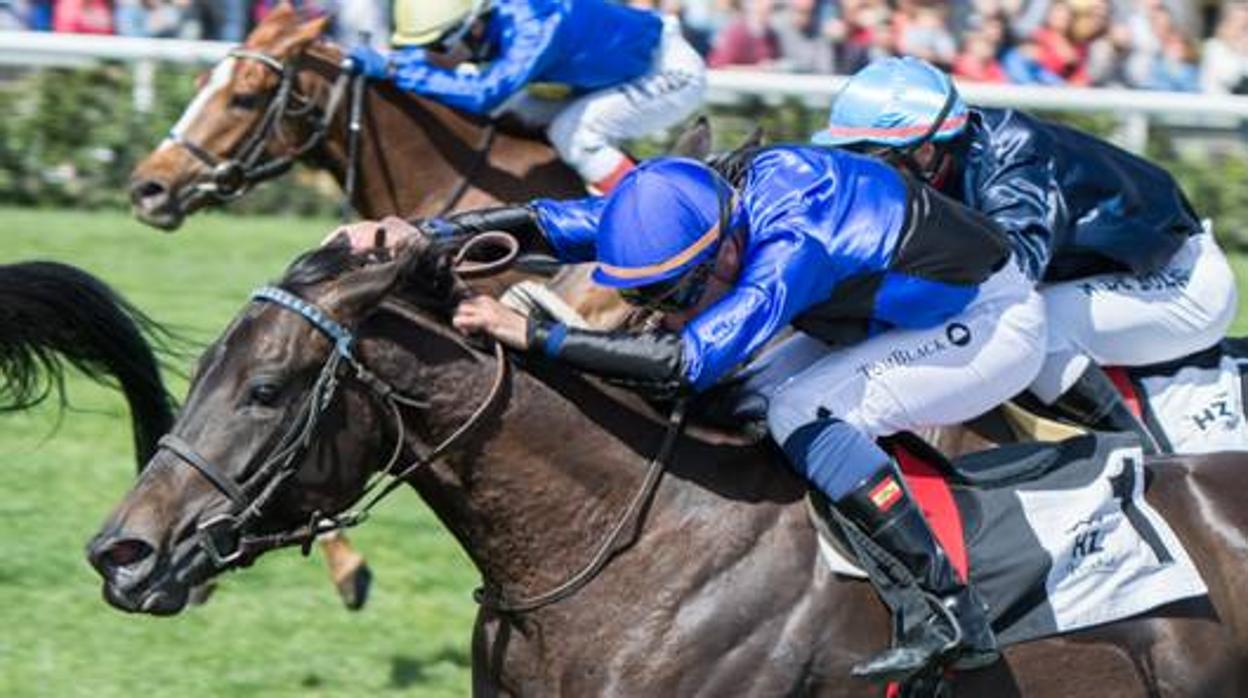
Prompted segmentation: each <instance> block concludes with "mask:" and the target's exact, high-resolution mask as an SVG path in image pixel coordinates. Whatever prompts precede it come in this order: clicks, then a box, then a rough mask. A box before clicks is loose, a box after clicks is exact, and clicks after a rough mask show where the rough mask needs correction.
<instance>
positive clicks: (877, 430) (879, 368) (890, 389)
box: [759, 260, 1045, 443]
mask: <svg viewBox="0 0 1248 698" xmlns="http://www.w3.org/2000/svg"><path fill="white" fill-rule="evenodd" d="M1044 338H1045V330H1044V304H1043V301H1042V299H1041V298H1040V295H1039V294H1038V293H1037V292H1036V291H1035V290H1034V289H1032V287H1031V283H1030V282H1029V281H1028V280H1027V278H1026V276H1025V275H1024V274H1023V273H1022V271H1021V270H1020V269H1019V268H1018V267H1017V266H1016V265H1015V264H1014V263H1013V261H1012V260H1011V262H1010V263H1007V264H1006V265H1005V267H1004V268H1003V269H1002V270H1001V271H998V272H997V273H996V274H994V275H993V276H992V277H991V278H989V279H988V280H987V281H986V282H984V284H983V285H982V286H981V287H980V290H979V295H978V296H977V297H976V298H975V300H974V301H973V302H972V303H971V304H970V305H969V306H967V307H966V309H965V310H963V311H962V312H961V313H959V314H958V315H956V316H955V317H953V318H951V319H950V320H949V321H948V322H945V323H943V324H941V325H939V326H937V327H932V328H928V329H922V330H890V331H888V332H885V333H884V334H881V335H878V336H876V337H873V338H871V339H868V340H866V341H864V342H862V343H860V344H857V345H854V346H851V347H848V348H845V349H839V350H829V349H828V347H827V346H826V345H824V344H823V343H822V342H819V341H818V340H816V339H814V338H812V337H810V336H808V335H805V334H801V333H799V334H797V335H794V336H793V337H792V338H790V339H789V340H787V341H785V342H784V343H782V344H781V345H779V346H777V347H776V348H775V349H774V350H772V351H771V352H768V354H775V356H774V357H769V356H767V355H766V354H765V355H764V356H761V357H759V361H760V362H768V361H776V360H778V361H781V362H783V363H785V364H787V367H786V370H785V371H781V372H772V373H780V374H787V376H788V377H787V380H785V381H784V382H783V383H781V384H780V385H779V387H778V388H776V389H775V390H774V392H773V393H771V395H770V399H769V409H768V415H767V422H768V427H769V429H770V431H771V433H772V436H773V437H775V439H776V441H777V442H778V443H784V442H785V440H786V439H787V438H788V437H789V435H790V434H792V433H793V431H795V430H796V429H798V428H799V427H801V426H802V425H804V424H807V423H809V422H811V421H814V420H815V419H818V418H821V417H835V418H838V419H841V420H844V421H845V422H848V423H850V424H852V425H854V426H856V427H858V428H859V429H861V430H862V431H863V432H865V433H866V434H867V435H868V436H871V437H879V436H887V435H889V434H893V433H896V432H898V431H903V430H914V429H918V428H922V427H929V426H940V425H946V424H955V423H958V422H962V421H966V420H968V419H972V418H974V417H976V416H978V415H980V414H983V413H984V412H987V411H988V410H990V409H992V408H993V407H995V406H997V405H998V404H1000V403H1002V402H1004V401H1006V400H1008V399H1010V398H1011V397H1013V396H1014V395H1016V394H1018V393H1019V392H1022V391H1023V390H1024V389H1025V388H1026V387H1027V386H1028V384H1030V383H1031V381H1032V379H1033V378H1035V376H1036V373H1037V371H1039V370H1040V364H1041V362H1042V360H1043V358H1044V354H1043V349H1044V341H1045V339H1044ZM793 369H796V370H793Z"/></svg>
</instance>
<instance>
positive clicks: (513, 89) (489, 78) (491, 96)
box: [391, 3, 563, 114]
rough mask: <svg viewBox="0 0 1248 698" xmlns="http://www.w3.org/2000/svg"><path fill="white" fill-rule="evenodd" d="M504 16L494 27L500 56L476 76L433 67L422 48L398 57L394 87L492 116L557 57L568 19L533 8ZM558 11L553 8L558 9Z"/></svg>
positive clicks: (522, 6) (521, 8) (521, 6)
mask: <svg viewBox="0 0 1248 698" xmlns="http://www.w3.org/2000/svg"><path fill="white" fill-rule="evenodd" d="M516 5H517V7H516V10H515V11H514V12H507V13H499V14H498V16H497V17H496V18H495V19H494V21H495V22H498V23H500V26H498V27H496V28H494V29H495V30H496V32H497V35H498V36H499V37H500V38H499V42H500V44H499V47H498V55H497V56H496V57H495V59H494V60H493V61H491V62H489V63H487V64H484V65H481V66H480V69H479V70H477V71H476V72H473V71H469V70H448V69H446V68H441V67H438V66H435V65H433V64H431V63H429V62H428V61H427V60H426V58H425V52H424V51H421V50H419V49H417V50H408V51H400V52H396V53H395V54H394V55H393V56H392V57H391V62H392V64H393V65H394V84H395V85H397V86H398V87H399V89H401V90H404V91H406V92H411V93H413V94H418V95H422V96H424V97H429V98H431V99H435V100H437V101H439V102H441V103H443V104H446V105H448V106H451V107H454V108H456V109H460V110H463V111H466V112H470V113H473V114H489V113H491V112H493V111H494V110H495V109H497V108H499V107H500V106H502V104H503V103H504V102H506V101H507V100H508V99H509V98H510V97H511V96H512V95H514V94H515V93H517V92H519V91H520V90H521V89H522V88H523V87H524V86H525V85H526V84H528V83H529V82H531V81H532V80H533V78H534V77H535V76H537V75H538V74H540V73H541V71H543V70H545V69H546V68H547V67H548V66H549V64H550V63H551V62H552V61H553V60H554V58H555V53H556V52H555V51H553V50H552V49H553V47H554V39H555V34H556V32H557V31H558V29H559V24H560V22H561V20H562V19H563V16H562V14H560V13H559V12H558V11H547V12H545V13H544V14H539V13H538V12H537V11H536V10H535V9H534V8H533V7H532V6H531V5H530V4H529V3H516ZM552 10H553V8H552Z"/></svg>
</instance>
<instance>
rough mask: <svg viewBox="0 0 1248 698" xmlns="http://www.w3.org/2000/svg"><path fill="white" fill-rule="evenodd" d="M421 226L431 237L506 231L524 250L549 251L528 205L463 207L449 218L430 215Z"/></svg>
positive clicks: (468, 236) (530, 252)
mask: <svg viewBox="0 0 1248 698" xmlns="http://www.w3.org/2000/svg"><path fill="white" fill-rule="evenodd" d="M420 226H421V229H423V230H424V231H425V232H426V233H428V234H429V235H431V236H432V237H434V238H438V239H448V238H471V237H473V236H475V235H480V234H481V233H486V232H491V231H502V232H505V233H510V234H511V235H512V236H514V237H515V238H516V240H517V241H518V242H519V243H520V251H521V252H522V253H525V254H533V253H537V254H551V253H552V248H551V246H550V243H549V242H547V240H546V235H545V234H544V233H543V232H542V227H541V225H540V224H539V223H538V220H537V214H536V213H534V211H533V209H531V208H529V207H528V206H500V207H497V208H483V209H478V210H476V211H465V212H463V213H458V214H455V215H454V216H451V217H450V218H430V219H429V220H426V221H423V222H421V223H420Z"/></svg>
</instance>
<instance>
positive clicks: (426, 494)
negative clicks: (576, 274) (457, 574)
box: [88, 246, 1248, 698]
mask: <svg viewBox="0 0 1248 698" xmlns="http://www.w3.org/2000/svg"><path fill="white" fill-rule="evenodd" d="M415 247H416V246H414V248H415ZM414 248H413V250H412V251H410V252H409V253H408V254H407V255H406V256H405V257H401V258H400V259H398V260H395V261H386V262H378V263H369V260H366V259H363V258H361V257H358V256H352V255H351V254H350V252H349V251H347V250H346V249H344V248H343V247H341V246H330V247H326V248H322V249H320V250H317V251H315V252H313V253H310V254H309V255H306V256H305V257H304V258H302V259H300V260H299V261H297V262H296V263H295V264H294V265H293V266H292V267H291V269H290V270H289V271H288V273H287V274H286V276H285V278H284V279H283V281H282V282H281V284H280V287H281V289H279V290H273V289H265V290H262V291H261V292H258V295H257V299H256V300H255V301H254V302H252V303H251V304H249V305H248V306H246V307H245V308H244V309H243V310H242V311H241V312H240V314H239V315H238V316H237V318H236V319H235V320H234V321H233V323H232V324H231V325H230V326H229V327H228V328H227V329H226V330H225V332H224V334H223V335H222V336H221V337H220V339H218V341H217V342H216V343H215V345H214V346H213V347H211V348H210V349H209V350H208V352H207V353H206V354H205V356H204V357H203V359H202V362H201V365H200V370H199V371H198V374H197V376H196V379H195V381H194V384H193V385H192V388H191V392H190V396H189V398H188V401H187V404H186V407H185V408H184V409H183V410H182V412H181V414H180V415H179V419H178V422H177V424H176V425H175V427H174V430H173V432H172V433H173V434H174V435H176V436H175V437H174V438H173V439H172V440H169V441H167V442H166V443H165V447H164V448H163V449H162V450H161V451H160V452H159V453H158V454H157V455H156V456H155V457H154V458H153V459H152V461H151V463H150V464H149V465H148V467H147V468H146V470H145V472H144V475H143V477H142V478H141V479H140V480H139V481H138V482H137V483H136V485H135V486H134V488H133V489H132V490H131V491H130V492H129V493H128V494H127V495H126V496H125V498H124V499H123V501H122V502H121V503H120V505H119V506H118V507H117V509H116V510H115V511H114V512H113V514H112V515H111V516H110V517H109V518H108V520H107V521H106V522H105V523H104V525H103V526H102V528H101V529H100V531H99V533H98V534H97V535H96V536H95V537H94V539H93V540H92V541H91V543H90V544H89V546H88V557H89V559H90V561H91V564H92V565H93V566H94V567H95V569H96V570H97V571H98V572H99V574H100V575H101V577H102V578H103V586H104V594H105V597H106V598H107V599H108V601H109V602H110V603H111V604H113V605H114V606H116V607H117V608H120V609H123V610H126V611H131V612H143V613H150V614H172V613H177V612H179V611H180V610H181V609H182V608H183V606H184V605H185V601H186V594H187V589H188V587H189V586H191V585H194V584H197V583H200V582H202V581H204V580H205V579H207V578H210V577H212V576H213V575H215V574H217V573H219V572H221V571H222V570H224V569H228V568H231V567H234V566H239V565H246V564H249V563H250V562H251V561H252V559H254V557H255V556H256V555H258V554H260V553H261V552H263V551H264V550H265V549H268V548H270V547H272V545H275V544H276V543H272V541H282V542H294V541H299V540H301V539H304V538H306V537H307V535H310V534H311V532H312V531H313V530H314V529H312V528H310V527H308V526H307V525H306V524H307V523H308V522H309V521H318V520H320V521H324V520H325V519H324V517H326V516H332V515H333V514H334V513H335V512H341V511H344V510H346V509H347V508H348V507H350V506H351V505H352V503H353V502H355V501H356V500H357V499H358V498H359V497H360V496H361V494H362V492H364V491H365V487H366V483H367V482H368V481H369V478H370V476H372V475H374V474H376V473H377V472H378V471H379V470H382V469H384V470H386V471H387V472H388V473H389V474H391V475H394V474H399V473H402V474H404V475H406V477H404V478H403V479H402V480H396V481H394V482H395V483H396V484H397V483H398V482H406V483H407V484H410V485H411V486H412V487H413V488H414V489H415V490H416V491H417V492H418V493H419V495H420V496H421V497H422V498H423V499H424V500H425V502H426V503H427V504H428V505H429V506H430V507H431V508H432V509H433V510H434V511H435V512H436V514H437V515H438V516H439V518H440V519H441V520H442V522H443V523H444V524H445V525H446V526H447V528H448V529H449V530H450V531H451V533H453V534H454V535H455V537H456V539H457V540H458V541H459V542H460V544H461V545H462V546H463V547H464V549H465V550H466V551H467V553H468V554H469V556H470V557H471V559H472V560H473V562H474V563H475V565H476V566H477V567H478V569H479V570H480V572H481V574H482V576H483V578H484V579H485V587H486V589H488V590H491V591H490V592H489V593H486V594H484V595H483V598H484V599H485V600H487V603H486V604H485V605H484V606H483V607H482V609H481V611H480V613H479V615H478V618H477V622H476V626H475V631H474V635H473V640H472V652H473V685H474V692H475V693H476V694H477V695H485V696H490V695H520V694H523V695H541V696H548V695H623V696H633V695H794V694H802V695H819V696H855V695H864V694H870V692H871V691H872V690H873V689H872V688H871V687H869V686H867V685H866V684H862V683H857V682H855V681H853V680H851V679H850V678H849V667H850V666H851V665H852V664H853V663H854V662H855V661H857V660H859V659H861V658H863V657H865V656H867V655H868V654H869V653H872V652H874V651H876V650H878V649H879V648H881V647H882V646H884V645H885V644H886V643H887V642H888V637H889V618H888V614H887V613H886V611H885V609H884V607H883V606H882V605H881V604H880V603H879V602H878V600H877V597H876V596H875V594H874V592H873V591H872V588H871V586H870V585H869V584H867V583H865V582H860V581H852V580H847V579H845V578H841V577H838V576H836V575H834V574H832V573H831V572H829V571H828V570H827V568H826V567H825V565H824V564H823V563H822V561H821V560H820V557H819V553H818V551H817V541H816V538H815V533H814V530H813V528H812V526H811V525H810V523H809V522H808V521H807V512H806V507H805V505H804V502H803V495H804V493H805V489H806V488H805V485H804V483H803V482H802V481H801V480H800V479H799V478H798V477H796V476H795V475H793V474H791V473H790V472H789V470H788V469H787V468H785V467H783V466H782V465H781V464H779V463H777V462H775V456H774V453H773V451H772V450H771V449H769V448H766V447H764V446H753V447H741V446H734V445H729V444H726V443H724V442H715V441H712V440H709V439H705V438H702V437H700V436H698V435H691V434H686V435H684V436H682V437H681V438H680V439H679V440H678V441H677V442H676V445H675V448H674V449H667V448H665V447H664V446H662V445H661V444H662V443H663V442H665V441H666V440H667V437H668V436H670V435H671V433H672V432H671V431H670V430H669V429H668V428H667V426H666V425H665V424H664V422H663V420H662V419H656V418H655V417H654V416H653V415H651V414H650V413H649V412H647V410H646V409H645V408H644V407H639V406H638V405H637V404H635V403H633V402H632V401H630V400H629V399H623V400H621V399H618V396H614V395H613V394H611V393H610V392H609V391H605V390H603V389H601V388H600V387H598V386H596V385H595V384H592V383H590V382H588V381H586V380H584V379H582V378H579V377H577V376H575V375H571V374H569V373H566V372H560V371H557V370H552V369H551V368H549V367H544V366H542V365H540V364H535V365H533V366H530V367H528V368H523V367H520V368H518V367H517V366H516V365H515V362H514V361H509V360H506V359H505V358H502V355H501V353H499V352H498V351H497V350H496V352H495V354H493V355H491V354H490V353H489V352H484V351H482V350H480V349H478V348H476V347H475V346H474V345H473V344H471V343H470V342H469V341H467V340H465V339H464V338H463V337H462V336H461V335H459V334H458V333H457V332H455V331H454V330H453V329H451V328H450V326H449V322H448V317H449V313H450V311H451V309H452V308H453V307H454V304H455V303H456V301H457V300H458V299H459V297H461V295H462V293H463V292H464V290H463V287H462V286H461V285H459V284H458V283H457V281H456V280H455V279H454V277H453V274H452V273H451V271H450V269H449V266H450V263H449V262H448V261H447V259H446V257H445V256H444V255H442V254H437V253H434V252H432V251H429V250H416V249H414ZM283 289H284V290H283ZM331 318H332V319H331ZM339 323H341V324H339ZM329 337H333V339H332V340H331V339H328V338H329ZM348 414H349V415H350V418H349V419H347V415H348ZM667 455H670V458H667V461H668V462H667V471H666V473H665V474H663V475H662V477H661V479H658V480H656V482H657V488H656V489H655V490H653V492H652V496H650V497H642V496H638V495H639V494H641V493H643V492H645V491H646V490H645V487H644V486H643V485H642V483H643V481H644V480H647V479H648V476H649V475H651V474H653V473H654V472H657V471H653V470H651V469H650V466H649V465H648V464H652V461H653V460H661V459H663V458H665V456H667ZM1242 460H1243V457H1242V456H1238V455H1231V454H1219V455H1212V456H1201V457H1191V458H1173V459H1163V460H1153V461H1151V462H1150V463H1149V465H1148V469H1149V473H1150V480H1151V482H1150V487H1149V490H1148V497H1149V500H1150V502H1152V504H1153V505H1154V506H1155V507H1156V508H1157V509H1158V510H1159V511H1161V512H1162V513H1163V514H1164V515H1165V517H1166V518H1167V520H1168V521H1169V522H1170V523H1171V525H1172V526H1173V528H1174V530H1175V531H1176V533H1177V534H1178V535H1179V537H1180V538H1181V539H1182V540H1183V542H1184V544H1185V545H1186V546H1187V549H1188V551H1189V553H1190V554H1191V556H1192V558H1193V560H1194V561H1195V562H1196V564H1197V565H1198V567H1199V568H1200V571H1201V573H1202V575H1203V576H1204V579H1205V581H1206V582H1207V584H1208V586H1209V589H1210V597H1209V599H1208V601H1204V600H1201V601H1199V602H1189V603H1181V604H1176V605H1172V606H1169V607H1166V608H1165V609H1162V610H1161V611H1160V612H1158V613H1155V614H1153V615H1152V616H1150V617H1146V618H1141V619H1135V620H1130V621H1125V622H1120V623H1115V624H1110V625H1106V626H1103V627H1101V628H1097V629H1094V630H1090V631H1083V632H1079V633H1076V634H1072V635H1069V636H1064V637H1060V638H1055V639H1046V640H1040V641H1035V642H1032V643H1027V644H1024V645H1020V646H1015V647H1011V648H1008V649H1007V651H1006V652H1005V659H1004V661H1002V662H1000V663H998V664H997V665H995V666H993V667H990V668H988V669H985V670H982V671H977V672H972V673H968V674H965V675H960V676H958V677H957V678H956V679H955V687H954V690H955V693H956V695H959V696H992V697H993V698H998V697H1000V696H1037V697H1038V696H1044V697H1051V698H1059V697H1060V698H1102V697H1103V696H1106V695H1113V696H1141V697H1143V696H1210V697H1211V696H1228V695H1242V694H1243V693H1244V692H1245V691H1246V690H1248V676H1245V674H1246V673H1248V663H1246V662H1245V652H1246V651H1248V575H1246V572H1248V510H1245V508H1244V507H1243V506H1242V502H1243V501H1244V499H1245V497H1248V468H1245V466H1244V463H1242V462H1241V461H1242ZM407 463H413V466H411V467H404V466H405V465H406V464H407ZM365 464H367V465H365ZM382 464H384V465H382ZM373 491H374V492H376V491H377V490H373ZM382 491H383V492H384V491H385V490H382ZM635 493H636V494H635ZM638 502H640V506H638ZM633 513H636V514H637V516H636V518H633V516H632V514H633ZM345 520H346V519H344V521H345ZM621 531H623V535H617V534H619V533H620V532H621ZM266 541H269V543H266ZM604 543H605V544H604ZM591 558H597V559H600V560H601V561H602V562H603V564H600V565H596V566H590V567H587V562H588V561H589V560H591ZM578 571H584V572H585V574H579V575H578V574H577V573H578ZM570 579H577V580H578V581H576V582H575V583H572V584H569V585H568V586H566V587H564V591H565V593H563V594H556V595H555V596H548V597H547V598H546V603H543V604H538V605H537V606H538V607H536V608H532V609H529V610H505V609H502V608H500V607H502V606H506V605H508V604H507V603H505V602H503V601H502V600H503V599H508V598H510V599H513V600H514V599H516V598H523V597H527V596H531V595H535V594H539V593H540V592H544V591H547V590H552V589H555V588H558V587H560V586H562V584H561V583H564V582H566V581H567V580H570ZM539 595H540V594H539Z"/></svg>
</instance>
